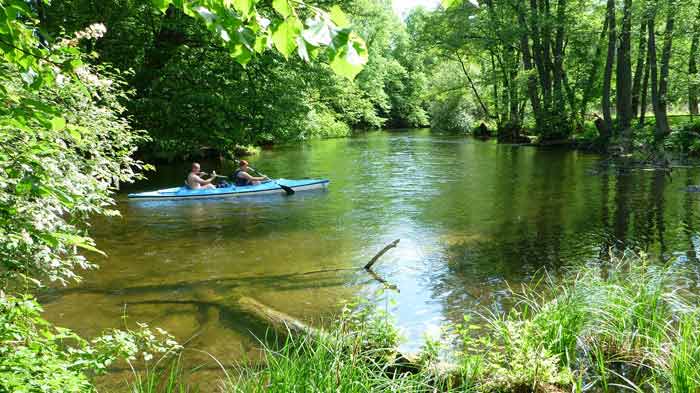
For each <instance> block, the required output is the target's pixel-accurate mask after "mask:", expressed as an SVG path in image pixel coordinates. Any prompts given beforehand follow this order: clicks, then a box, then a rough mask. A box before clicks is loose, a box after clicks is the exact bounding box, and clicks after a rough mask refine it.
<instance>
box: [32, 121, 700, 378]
mask: <svg viewBox="0 0 700 393" xmlns="http://www.w3.org/2000/svg"><path fill="white" fill-rule="evenodd" d="M600 160H601V159H600V157H598V156H596V155H593V154H587V153H582V152H577V151H569V150H561V149H542V148H539V149H538V148H533V147H518V146H506V145H497V144H495V142H482V141H476V140H473V139H468V138H464V137H454V136H442V135H436V134H434V133H431V132H430V131H429V130H413V131H404V132H376V133H369V134H366V135H362V136H358V137H353V138H346V139H333V140H323V141H313V142H311V143H309V144H305V145H296V146H288V147H276V148H274V149H272V150H264V151H263V152H261V153H260V155H258V156H255V157H253V158H251V161H252V163H253V165H254V166H256V167H258V169H260V170H261V171H263V172H265V173H267V174H270V175H273V176H274V177H284V178H300V177H326V178H329V179H330V180H331V184H330V186H329V189H328V190H327V191H310V192H300V193H297V194H295V195H293V196H289V197H287V196H283V195H280V196H266V197H251V198H238V199H237V198H234V199H222V200H215V199H212V200H191V201H174V202H145V201H141V202H138V201H137V202H133V201H127V200H126V196H125V195H126V194H125V193H126V192H127V191H134V190H139V191H141V190H150V189H154V188H163V187H169V186H173V185H176V184H181V183H182V181H183V180H184V178H185V175H186V174H187V170H188V168H189V164H188V163H180V164H178V165H164V166H162V167H158V171H157V172H156V173H151V174H149V178H150V180H147V181H142V182H140V183H138V184H135V185H131V186H129V187H127V188H125V189H124V190H123V193H120V194H119V195H118V196H117V199H118V204H117V208H118V210H119V211H120V212H121V217H116V218H114V217H113V218H97V219H95V220H94V221H93V222H92V228H91V233H92V235H93V236H94V238H95V239H96V241H97V245H98V247H99V248H100V249H101V250H104V251H105V252H106V253H107V254H108V257H107V258H100V257H98V258H95V261H96V262H97V263H98V264H99V265H100V266H101V267H100V269H99V270H97V271H92V272H86V273H85V274H84V281H83V282H82V283H81V284H80V285H73V286H70V287H68V288H53V289H50V290H47V291H46V292H45V293H44V294H43V295H42V301H44V304H45V305H46V309H47V312H46V314H47V318H48V319H50V320H51V321H53V322H55V323H56V324H58V325H60V326H66V327H70V328H73V329H75V330H77V331H78V332H80V333H82V334H87V335H92V334H97V333H98V332H100V331H101V330H102V329H104V328H108V327H119V326H121V325H122V320H121V317H122V316H123V315H127V316H128V323H129V324H132V325H133V324H135V322H136V321H145V322H148V323H150V324H151V325H154V326H160V327H163V328H165V329H167V330H169V331H170V332H172V333H173V334H175V335H176V336H177V338H178V339H179V340H180V341H182V342H186V343H187V347H188V348H195V349H197V350H203V351H207V352H209V353H211V354H212V355H213V356H215V357H217V358H218V359H220V360H222V361H223V362H224V363H225V364H230V363H231V362H233V361H235V360H239V359H241V358H243V357H246V356H247V357H254V356H256V355H255V354H256V353H257V348H258V345H257V342H256V340H255V339H254V338H253V335H252V334H251V332H250V330H251V329H250V324H249V321H247V320H246V318H245V316H244V315H241V314H240V313H237V312H236V309H235V307H232V306H231V305H232V304H235V301H236V299H238V297H240V296H242V295H246V296H252V297H254V298H256V299H258V300H260V301H262V302H264V303H267V304H268V305H270V306H272V307H274V308H277V309H279V310H282V311H284V312H286V313H289V314H291V315H294V316H297V317H299V318H301V319H304V320H307V321H312V322H314V323H319V321H322V320H328V319H329V318H330V316H331V315H332V314H333V313H334V312H337V311H338V309H339V303H340V302H341V301H343V300H348V299H352V298H353V297H357V296H362V297H366V298H369V299H372V301H375V302H377V303H378V304H379V305H380V307H382V308H387V309H388V310H389V311H390V312H391V313H392V315H394V317H395V318H396V323H397V325H398V326H399V327H400V329H401V331H402V333H403V335H404V336H405V337H406V342H405V344H404V349H405V350H409V351H410V350H416V349H417V348H419V347H420V345H421V342H422V338H423V334H424V332H435V331H437V330H438V329H439V326H441V325H444V324H445V323H447V322H459V321H461V320H462V317H463V315H464V314H465V313H474V312H480V311H483V310H484V309H485V308H494V309H497V310H503V309H506V308H507V307H508V305H509V301H510V298H509V296H508V291H507V286H508V284H510V285H517V284H518V283H520V282H524V281H527V280H528V279H529V278H531V277H532V276H533V275H534V274H536V273H537V272H538V271H542V269H545V268H546V269H548V270H549V271H550V272H552V273H554V274H557V273H559V272H561V271H562V269H563V268H565V267H567V266H576V265H578V264H582V263H590V262H591V261H594V260H595V259H596V258H598V257H599V256H600V255H604V254H606V253H607V250H608V249H609V248H611V247H635V248H636V249H637V250H644V251H647V252H649V253H650V254H651V255H654V256H655V258H664V259H668V258H673V259H675V260H677V261H679V263H687V264H697V263H698V260H697V258H696V253H697V252H700V236H698V226H699V225H700V221H699V219H698V196H697V194H692V193H687V192H684V189H685V187H686V186H687V185H690V184H697V183H698V182H700V179H699V177H700V176H699V175H700V171H699V170H696V169H675V170H674V171H673V173H672V176H671V177H668V176H666V175H665V174H664V173H663V172H654V171H632V172H629V173H626V174H623V175H617V174H616V173H614V172H602V173H597V172H596V168H597V167H598V163H599V161H600ZM203 167H204V169H205V170H212V169H215V170H217V172H219V173H222V172H223V173H226V171H230V169H231V168H230V167H222V166H220V164H218V163H217V164H212V163H203ZM394 239H401V242H400V243H399V245H398V247H397V248H395V249H392V250H390V251H389V252H388V253H387V254H385V255H384V256H383V257H382V258H381V259H380V260H379V262H378V263H377V265H376V271H377V273H378V274H379V275H380V276H381V277H383V278H384V279H385V280H386V281H388V282H389V283H391V284H392V285H395V286H396V287H397V289H398V290H386V291H383V293H380V292H378V290H379V289H380V288H382V287H383V286H382V284H380V283H379V282H377V281H376V280H374V279H373V278H372V277H371V276H369V275H368V274H366V273H364V272H363V271H361V270H340V271H335V272H326V273H314V274H299V273H305V272H311V271H317V270H324V269H344V268H347V269H351V268H358V267H361V266H363V265H364V264H365V263H366V262H367V261H368V260H369V259H370V258H371V257H372V256H373V255H374V254H375V253H376V252H377V251H379V250H380V249H381V248H382V247H384V245H386V244H387V243H389V242H391V241H393V240H394ZM696 250H697V251H696ZM254 333H255V332H254ZM257 334H260V332H257Z"/></svg>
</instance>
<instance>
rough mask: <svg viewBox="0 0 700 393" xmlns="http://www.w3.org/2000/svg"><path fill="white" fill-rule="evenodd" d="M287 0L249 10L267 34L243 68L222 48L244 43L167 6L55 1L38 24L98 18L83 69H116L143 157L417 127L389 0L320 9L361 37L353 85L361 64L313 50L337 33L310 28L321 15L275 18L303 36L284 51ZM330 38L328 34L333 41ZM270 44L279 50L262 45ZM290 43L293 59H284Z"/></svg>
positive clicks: (403, 42) (411, 64)
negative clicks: (101, 26) (98, 32)
mask: <svg viewBox="0 0 700 393" xmlns="http://www.w3.org/2000/svg"><path fill="white" fill-rule="evenodd" d="M234 3H235V2H234ZM243 3H245V2H243ZM286 3H287V2H286V1H273V2H271V3H268V2H259V3H257V4H256V6H255V7H256V13H257V14H256V15H257V16H256V17H251V18H250V20H251V23H253V22H252V20H253V19H255V18H257V19H259V20H262V21H263V22H264V20H270V21H272V22H271V26H272V27H271V29H272V30H270V31H268V32H260V33H259V39H258V40H257V41H255V47H254V48H253V49H255V51H256V52H258V53H257V56H254V57H252V58H248V56H247V55H246V56H244V61H240V60H241V58H240V57H238V56H239V54H238V52H235V49H234V53H233V54H232V52H231V46H232V45H233V47H234V48H245V47H246V46H245V45H243V46H241V44H240V42H239V43H235V44H233V42H234V41H235V39H234V37H233V34H230V35H231V40H230V41H226V40H223V39H222V38H221V32H219V31H218V28H217V27H216V26H213V25H211V24H210V23H207V24H204V23H201V22H200V20H199V19H201V18H200V17H199V14H198V13H197V12H187V10H183V9H180V8H177V7H174V6H171V7H168V8H164V9H165V12H164V13H161V12H160V11H159V10H157V9H153V8H151V7H149V6H148V5H144V3H143V2H141V1H111V0H110V1H101V2H99V5H95V4H94V2H92V1H85V0H55V1H52V2H51V5H50V6H48V7H46V9H45V15H46V17H45V20H46V26H47V29H49V31H51V32H54V33H56V32H59V31H62V30H64V29H65V30H66V31H68V32H71V31H75V30H79V29H82V28H83V27H84V26H85V25H86V24H88V23H91V21H94V20H102V21H104V23H105V25H106V26H107V28H108V30H107V33H106V34H105V37H104V38H103V39H102V40H100V41H98V42H96V43H95V44H94V45H92V44H89V45H84V49H85V50H88V51H92V52H94V54H95V56H94V59H93V60H92V62H93V63H95V64H106V63H109V64H112V65H113V66H114V67H116V68H117V69H118V70H121V71H122V72H124V73H126V79H127V81H128V83H129V85H130V87H133V89H134V90H135V96H134V98H133V99H132V100H129V101H128V102H126V103H125V105H126V107H127V109H128V111H129V113H130V115H132V116H133V118H134V122H135V124H136V125H137V127H138V128H143V129H147V130H148V131H149V133H150V135H151V136H152V138H151V140H150V142H148V143H146V144H145V145H144V146H143V148H142V149H141V151H143V152H145V153H148V154H149V156H150V157H151V158H152V157H153V156H156V157H157V158H174V157H183V156H197V155H202V154H206V153H207V152H211V151H216V152H227V151H230V150H231V149H232V148H233V147H234V146H235V145H249V144H267V143H276V142H281V141H294V140H296V141H299V140H305V139H309V138H315V137H333V136H345V135H348V134H349V133H350V132H351V130H352V129H371V128H379V127H382V126H394V127H396V126H401V127H408V126H423V125H426V124H427V118H426V115H425V111H424V109H423V101H422V90H423V87H424V85H425V79H424V77H423V74H422V69H421V65H420V64H417V62H415V61H414V59H412V58H411V51H413V50H414V49H413V48H412V44H411V42H410V40H409V37H408V35H407V32H406V29H405V27H404V25H403V23H401V21H400V20H398V18H397V17H396V16H395V15H394V13H393V12H392V9H391V3H390V2H389V1H370V0H353V1H345V2H340V3H338V2H335V3H332V4H323V5H324V6H327V8H329V9H331V12H330V13H329V14H328V15H329V17H330V18H331V21H330V23H331V24H336V25H338V26H352V27H353V28H354V30H355V31H356V32H357V34H358V35H359V36H361V37H363V38H364V39H365V40H366V42H367V48H368V50H369V54H368V55H367V53H366V52H365V51H364V46H361V47H359V48H358V55H360V56H367V57H362V58H361V59H359V60H358V61H360V60H362V61H361V62H362V63H363V64H364V62H365V61H366V65H365V67H364V69H363V70H362V71H361V72H359V74H358V75H357V77H356V78H355V80H354V81H353V80H351V79H348V78H347V77H352V76H354V75H355V73H356V72H358V71H360V69H359V68H352V69H351V70H350V71H352V72H349V71H348V72H346V71H344V68H343V67H341V65H342V64H339V60H338V59H341V60H342V59H344V58H346V57H348V56H345V57H344V55H345V53H344V52H342V51H343V50H344V49H342V48H341V49H340V50H341V53H340V54H336V53H335V52H334V49H330V50H326V51H319V50H317V49H314V48H315V47H316V46H318V45H320V44H324V43H328V44H329V47H330V48H337V47H338V45H337V44H336V43H335V41H337V40H338V39H339V38H340V37H341V36H343V34H345V33H344V31H346V30H347V27H345V28H344V29H345V30H340V31H337V32H336V29H335V28H334V27H332V26H331V27H323V26H319V25H317V24H316V23H317V22H315V20H316V18H317V17H318V14H320V15H322V16H323V15H326V14H324V13H322V12H321V11H318V9H317V8H315V7H307V8H304V7H300V8H299V9H298V14H294V15H290V16H287V19H285V21H286V22H282V23H287V24H291V25H294V26H296V27H294V29H296V28H297V27H298V26H301V24H302V22H301V21H302V20H304V21H305V23H306V28H307V30H304V33H303V34H301V35H300V36H298V37H296V38H295V39H294V40H292V41H289V42H287V41H285V42H287V43H288V44H289V45H290V46H289V47H288V48H287V47H286V44H284V42H281V41H280V34H282V33H281V30H282V29H283V27H281V26H282V25H276V23H278V22H279V17H280V16H281V15H283V14H284V11H283V13H282V14H280V8H281V7H282V5H281V4H286ZM289 4H293V2H290V3H289ZM341 7H342V8H343V9H344V10H345V12H343V11H341ZM346 13H347V14H346ZM295 15H296V16H295ZM314 15H316V16H314ZM289 18H292V19H291V20H290V19H289ZM275 20H277V21H278V22H275ZM321 20H323V17H321ZM254 24H255V25H256V26H257V27H251V28H252V29H253V30H256V29H259V28H260V26H259V24H260V23H258V22H255V23H254ZM275 26H276V27H275ZM333 34H336V36H335V37H331V36H332V35H333ZM353 34H354V33H353ZM329 35H330V36H329ZM260 37H262V38H260ZM353 37H355V36H354V35H352V36H351V39H350V41H349V42H351V43H353V44H352V45H350V46H348V48H354V47H355V46H357V44H356V41H353V40H359V38H357V37H355V38H353ZM239 38H240V37H239ZM330 38H332V39H331V40H330V41H329V39H330ZM299 43H302V44H303V46H300V45H298V44H299ZM270 45H274V46H275V47H276V48H277V49H279V50H278V51H271V50H267V49H266V48H267V47H269V46H270ZM353 45H354V46H353ZM363 45H364V44H363ZM280 48H281V49H280ZM294 48H296V49H298V52H299V56H294V55H293V54H292V53H291V52H290V50H291V49H294ZM303 48H306V49H303ZM302 49H303V50H302ZM306 52H308V53H309V54H310V55H311V56H313V55H314V54H315V56H316V57H317V61H313V62H309V61H306V60H307V59H306V58H305V57H306V56H305V53H306ZM316 52H317V53H316ZM329 52H332V53H329ZM333 55H335V56H336V57H335V58H334V57H333ZM231 56H234V59H232V58H231ZM338 56H339V57H338ZM351 57H352V56H351ZM233 60H236V61H233ZM351 60H352V59H349V60H347V61H351ZM127 71H128V73H127ZM339 71H340V72H339Z"/></svg>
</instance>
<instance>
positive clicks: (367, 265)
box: [365, 239, 401, 270]
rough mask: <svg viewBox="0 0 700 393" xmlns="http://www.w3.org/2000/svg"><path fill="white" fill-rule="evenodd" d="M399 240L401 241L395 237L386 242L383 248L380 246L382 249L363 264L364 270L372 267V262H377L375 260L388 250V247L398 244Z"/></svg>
mask: <svg viewBox="0 0 700 393" xmlns="http://www.w3.org/2000/svg"><path fill="white" fill-rule="evenodd" d="M400 241H401V239H396V240H394V241H393V242H391V243H389V244H387V245H386V246H384V248H382V250H381V251H379V252H378V253H377V254H376V255H375V256H374V257H372V259H370V261H369V262H368V263H367V264H366V265H365V270H370V269H372V265H374V264H375V263H376V262H377V260H378V259H379V258H381V256H382V255H384V254H385V253H386V252H387V251H389V250H390V249H392V248H394V247H396V246H397V245H398V244H399V242H400Z"/></svg>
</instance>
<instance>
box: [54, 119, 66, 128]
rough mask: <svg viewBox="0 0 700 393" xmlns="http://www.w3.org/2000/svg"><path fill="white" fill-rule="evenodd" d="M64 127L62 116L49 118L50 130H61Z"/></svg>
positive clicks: (64, 121)
mask: <svg viewBox="0 0 700 393" xmlns="http://www.w3.org/2000/svg"><path fill="white" fill-rule="evenodd" d="M64 128H66V119H64V118H62V117H54V118H53V119H51V130H52V131H61V130H62V129H64Z"/></svg>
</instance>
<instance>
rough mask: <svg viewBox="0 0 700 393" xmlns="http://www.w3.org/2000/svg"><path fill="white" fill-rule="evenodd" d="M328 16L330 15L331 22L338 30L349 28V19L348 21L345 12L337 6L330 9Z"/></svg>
mask: <svg viewBox="0 0 700 393" xmlns="http://www.w3.org/2000/svg"><path fill="white" fill-rule="evenodd" d="M330 15H331V20H332V21H333V23H335V25H336V26H338V27H340V28H344V27H348V26H350V19H348V17H347V15H345V12H343V10H341V9H340V7H338V6H337V5H334V6H333V7H331V9H330Z"/></svg>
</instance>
